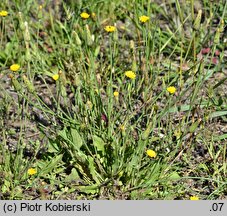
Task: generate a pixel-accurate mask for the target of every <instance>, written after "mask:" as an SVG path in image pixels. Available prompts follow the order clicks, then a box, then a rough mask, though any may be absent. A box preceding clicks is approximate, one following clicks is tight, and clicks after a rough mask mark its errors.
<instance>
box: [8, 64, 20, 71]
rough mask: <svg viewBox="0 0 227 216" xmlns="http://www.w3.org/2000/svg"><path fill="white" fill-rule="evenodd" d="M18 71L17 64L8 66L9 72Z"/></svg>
mask: <svg viewBox="0 0 227 216" xmlns="http://www.w3.org/2000/svg"><path fill="white" fill-rule="evenodd" d="M19 69H20V65H19V64H12V65H11V66H10V70H11V71H14V72H16V71H18V70H19Z"/></svg>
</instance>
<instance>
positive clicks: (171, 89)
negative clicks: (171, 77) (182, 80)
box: [167, 86, 177, 94]
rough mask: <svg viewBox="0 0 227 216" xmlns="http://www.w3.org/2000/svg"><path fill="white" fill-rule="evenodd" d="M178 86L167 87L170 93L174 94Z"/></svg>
mask: <svg viewBox="0 0 227 216" xmlns="http://www.w3.org/2000/svg"><path fill="white" fill-rule="evenodd" d="M176 90H177V89H176V88H175V87H174V86H169V87H168V88H167V91H168V92H169V93H170V94H174V93H175V92H176Z"/></svg>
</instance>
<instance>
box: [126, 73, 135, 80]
mask: <svg viewBox="0 0 227 216" xmlns="http://www.w3.org/2000/svg"><path fill="white" fill-rule="evenodd" d="M125 76H127V77H128V78H130V79H135V78H136V74H135V73H134V72H133V71H125Z"/></svg>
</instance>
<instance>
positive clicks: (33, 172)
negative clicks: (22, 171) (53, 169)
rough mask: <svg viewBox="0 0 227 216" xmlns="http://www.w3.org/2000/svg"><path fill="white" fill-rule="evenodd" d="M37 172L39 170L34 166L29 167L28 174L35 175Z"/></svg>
mask: <svg viewBox="0 0 227 216" xmlns="http://www.w3.org/2000/svg"><path fill="white" fill-rule="evenodd" d="M36 173H37V170H36V169H34V168H30V169H28V175H35V174H36Z"/></svg>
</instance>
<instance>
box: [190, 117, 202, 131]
mask: <svg viewBox="0 0 227 216" xmlns="http://www.w3.org/2000/svg"><path fill="white" fill-rule="evenodd" d="M200 122H201V121H200V120H198V121H196V122H194V123H193V124H192V125H191V126H190V127H189V131H190V133H193V132H194V131H195V130H196V129H197V128H198V126H199V123H200Z"/></svg>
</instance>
